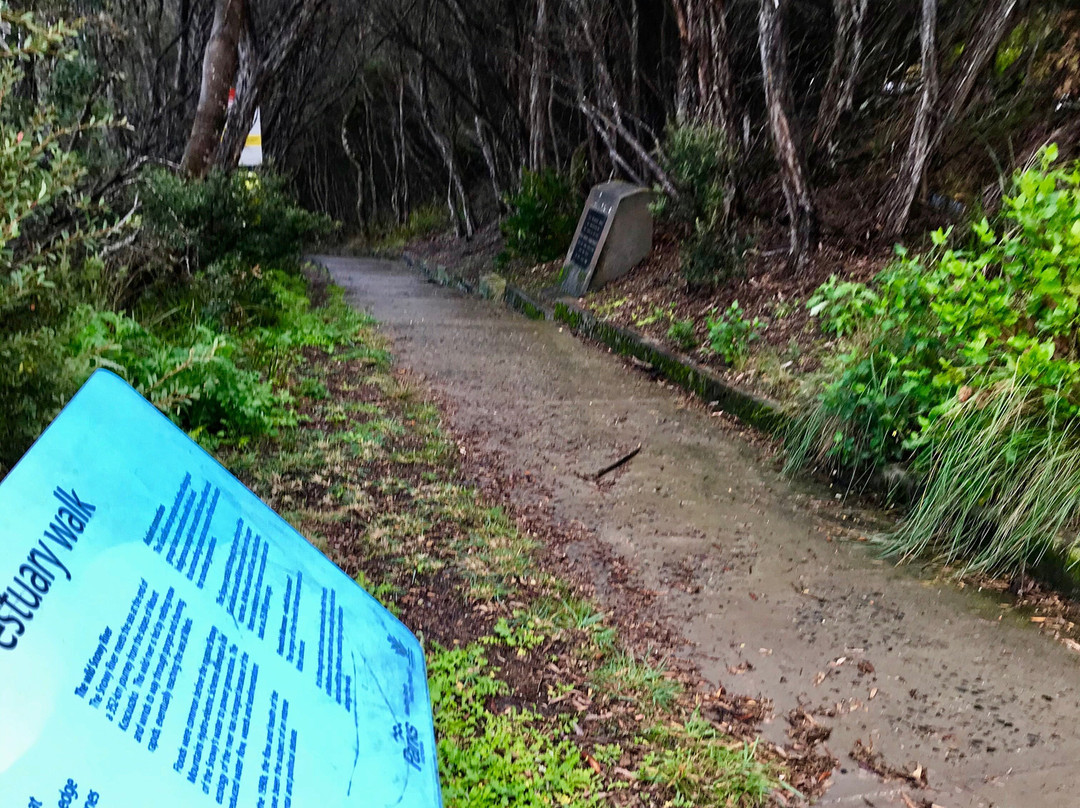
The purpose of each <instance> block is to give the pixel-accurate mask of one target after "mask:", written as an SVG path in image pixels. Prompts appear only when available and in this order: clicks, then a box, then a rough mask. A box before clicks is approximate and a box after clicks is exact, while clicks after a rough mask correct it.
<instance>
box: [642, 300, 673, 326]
mask: <svg viewBox="0 0 1080 808" xmlns="http://www.w3.org/2000/svg"><path fill="white" fill-rule="evenodd" d="M674 317H675V306H674V305H672V304H670V303H669V304H668V305H667V306H653V307H652V311H650V312H649V313H648V314H639V315H638V316H636V317H634V325H635V326H637V327H638V328H647V327H648V326H650V325H656V324H657V323H662V322H664V321H666V320H671V319H672V318H674Z"/></svg>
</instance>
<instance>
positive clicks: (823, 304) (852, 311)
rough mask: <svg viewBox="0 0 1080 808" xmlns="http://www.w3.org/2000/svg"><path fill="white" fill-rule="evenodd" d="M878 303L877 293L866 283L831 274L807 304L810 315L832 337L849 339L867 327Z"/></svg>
mask: <svg viewBox="0 0 1080 808" xmlns="http://www.w3.org/2000/svg"><path fill="white" fill-rule="evenodd" d="M877 304H878V296H877V293H876V292H875V291H874V290H873V289H872V288H870V287H869V286H867V285H866V284H864V283H852V282H850V281H841V280H840V279H839V278H838V277H837V276H836V275H830V276H829V279H828V280H827V281H825V283H823V284H821V286H819V287H818V289H817V291H816V292H814V294H813V295H812V296H811V297H810V299H809V300H808V301H807V302H806V306H807V308H809V309H810V314H811V315H812V316H814V317H816V318H817V319H818V321H819V322H820V323H821V328H822V330H823V331H825V332H826V333H828V334H834V335H836V336H838V337H849V336H851V335H852V334H854V333H855V332H856V331H858V330H859V328H860V327H862V326H863V325H865V324H866V323H867V322H868V321H869V319H870V317H871V315H872V314H873V312H874V308H875V306H876V305H877Z"/></svg>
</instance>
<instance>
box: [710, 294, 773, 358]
mask: <svg viewBox="0 0 1080 808" xmlns="http://www.w3.org/2000/svg"><path fill="white" fill-rule="evenodd" d="M705 323H706V325H707V326H708V329H709V350H711V351H712V352H713V353H717V354H719V355H720V356H722V357H723V358H724V361H725V362H727V363H728V364H729V365H731V366H732V367H740V366H741V365H742V364H743V362H745V361H746V356H747V353H748V352H749V350H750V343H751V342H753V341H754V340H756V339H758V338H759V337H760V336H761V332H762V330H764V328H765V324H764V323H763V322H762V321H761V320H760V319H758V318H756V317H755V318H754V320H753V321H752V322H751V321H750V320H747V319H746V318H745V317H743V310H742V307H741V306H740V305H739V301H738V300H736V301H734V302H733V303H732V304H731V305H730V306H728V308H727V311H725V312H723V313H722V314H719V315H716V314H710V315H709V316H708V317H706V319H705Z"/></svg>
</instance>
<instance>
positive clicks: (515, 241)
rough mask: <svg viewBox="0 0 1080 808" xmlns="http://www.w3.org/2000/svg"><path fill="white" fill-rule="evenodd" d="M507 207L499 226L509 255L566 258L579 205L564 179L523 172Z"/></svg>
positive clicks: (547, 173)
mask: <svg viewBox="0 0 1080 808" xmlns="http://www.w3.org/2000/svg"><path fill="white" fill-rule="evenodd" d="M507 204H508V205H509V206H510V209H511V213H510V215H509V216H507V217H506V218H505V219H504V220H503V222H502V224H501V225H500V227H501V229H502V233H503V237H504V238H505V239H506V249H507V251H508V252H509V253H510V255H511V256H514V257H520V258H528V259H530V260H533V261H554V260H555V259H556V258H561V257H563V256H565V255H566V252H567V250H569V249H570V242H571V241H572V240H573V238H574V231H575V230H577V221H578V216H579V214H580V212H581V205H582V200H581V198H580V196H579V195H578V193H577V192H576V190H575V189H574V187H573V184H572V183H571V181H570V180H569V179H568V178H566V177H564V176H562V175H561V174H559V173H558V172H556V171H555V170H553V169H550V168H548V169H544V170H543V171H540V172H533V171H523V172H522V174H521V190H520V191H518V192H517V193H516V194H514V195H513V196H511V197H510V198H509V199H507Z"/></svg>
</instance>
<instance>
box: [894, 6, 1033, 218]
mask: <svg viewBox="0 0 1080 808" xmlns="http://www.w3.org/2000/svg"><path fill="white" fill-rule="evenodd" d="M1025 5H1026V2H1025V0H992V3H991V8H990V9H988V10H987V11H986V12H985V13H984V14H983V15H982V16H981V18H980V23H979V27H978V29H977V30H976V31H975V33H974V35H973V36H972V38H971V41H970V42H969V43H967V44H966V46H965V47H964V53H963V57H962V61H961V62H960V64H959V65H957V67H956V69H955V70H954V71H953V73H952V75H951V76H950V78H949V81H948V83H947V84H946V85H945V88H944V90H943V91H942V90H940V78H939V76H938V65H937V47H936V41H935V40H936V38H937V36H936V27H937V0H923V12H922V14H923V19H922V26H921V29H920V39H921V42H922V65H923V91H922V94H921V96H920V98H919V108H918V110H917V111H916V113H915V124H914V126H913V127H912V132H911V142H910V143H909V145H908V151H907V155H906V156H905V158H904V162H903V163H902V164H901V166H900V173H899V174H898V175H897V178H896V185H895V187H894V190H893V193H892V202H891V203H889V204H888V205H886V208H885V211H884V215H883V219H882V223H883V226H884V231H885V233H886V234H887V235H889V236H891V237H894V238H895V237H896V236H899V235H900V234H901V233H902V232H903V231H904V229H905V228H906V227H907V225H908V221H909V220H910V218H911V206H912V204H914V202H915V195H916V194H917V193H918V190H919V187H920V186H921V185H922V183H923V181H924V179H925V176H926V166H927V163H928V162H929V160H930V156H931V155H932V154H933V153H934V151H935V150H936V149H937V148H938V147H939V146H940V145H941V141H942V140H943V139H944V137H945V134H946V133H947V132H948V130H949V127H951V126H952V125H953V124H954V123H955V122H956V121H957V119H958V118H959V117H960V115H961V113H962V112H963V111H964V107H966V106H967V103H968V101H969V100H970V99H971V93H972V92H973V91H974V89H975V82H976V81H977V80H978V78H979V76H980V75H981V74H982V72H983V70H985V69H986V66H987V64H988V63H989V61H990V59H991V58H992V57H993V55H994V54H995V53H996V52H997V49H998V45H1000V44H1001V40H1002V39H1004V37H1005V35H1006V34H1007V33H1008V32H1009V31H1010V30H1011V29H1012V26H1013V23H1014V21H1015V20H1016V15H1017V13H1018V12H1019V11H1020V10H1021V9H1022V8H1023V7H1024V6H1025ZM939 96H940V99H941V102H940V104H939Z"/></svg>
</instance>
